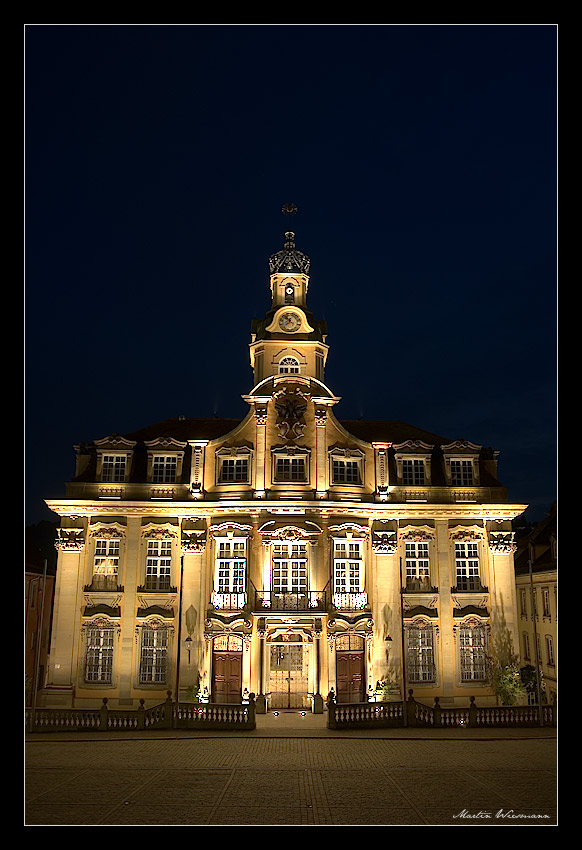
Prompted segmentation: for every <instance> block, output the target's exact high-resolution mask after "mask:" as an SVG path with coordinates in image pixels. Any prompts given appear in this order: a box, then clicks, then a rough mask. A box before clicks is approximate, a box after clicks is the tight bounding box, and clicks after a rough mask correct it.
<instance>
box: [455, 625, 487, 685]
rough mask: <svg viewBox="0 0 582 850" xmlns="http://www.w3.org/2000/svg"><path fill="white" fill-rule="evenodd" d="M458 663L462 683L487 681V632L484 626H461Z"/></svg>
mask: <svg viewBox="0 0 582 850" xmlns="http://www.w3.org/2000/svg"><path fill="white" fill-rule="evenodd" d="M459 662H460V673H461V681H462V682H486V681H487V678H488V674H487V630H486V628H485V626H484V625H482V624H472V625H463V626H461V628H460V629H459Z"/></svg>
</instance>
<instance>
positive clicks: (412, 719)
mask: <svg viewBox="0 0 582 850" xmlns="http://www.w3.org/2000/svg"><path fill="white" fill-rule="evenodd" d="M413 693H414V691H413V689H412V688H409V689H408V699H407V700H406V705H405V707H404V708H405V711H406V720H407V726H416V701H415V700H414V697H413V696H412V694H413Z"/></svg>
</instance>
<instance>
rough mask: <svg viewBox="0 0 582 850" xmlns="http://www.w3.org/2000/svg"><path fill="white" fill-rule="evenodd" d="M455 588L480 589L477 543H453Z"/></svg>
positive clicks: (461, 589)
mask: <svg viewBox="0 0 582 850" xmlns="http://www.w3.org/2000/svg"><path fill="white" fill-rule="evenodd" d="M455 570H456V588H455V589H456V590H460V591H463V590H465V591H481V590H482V585H481V578H480V575H479V544H478V543H476V542H475V543H472V542H466V543H455Z"/></svg>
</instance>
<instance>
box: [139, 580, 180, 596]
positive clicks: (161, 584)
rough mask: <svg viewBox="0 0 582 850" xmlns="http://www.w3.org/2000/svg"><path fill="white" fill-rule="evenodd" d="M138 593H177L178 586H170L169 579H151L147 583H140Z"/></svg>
mask: <svg viewBox="0 0 582 850" xmlns="http://www.w3.org/2000/svg"><path fill="white" fill-rule="evenodd" d="M137 592H138V593H177V592H178V588H177V587H172V586H170V582H169V581H165V580H164V579H157V580H156V579H150V580H148V581H146V583H145V584H140V585H139V587H138V588H137Z"/></svg>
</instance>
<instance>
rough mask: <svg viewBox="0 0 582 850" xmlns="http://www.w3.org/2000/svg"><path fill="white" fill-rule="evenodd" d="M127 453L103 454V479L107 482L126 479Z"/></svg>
mask: <svg viewBox="0 0 582 850" xmlns="http://www.w3.org/2000/svg"><path fill="white" fill-rule="evenodd" d="M126 462H127V458H126V457H125V455H103V463H102V465H101V480H102V481H107V482H119V481H125V467H126Z"/></svg>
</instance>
